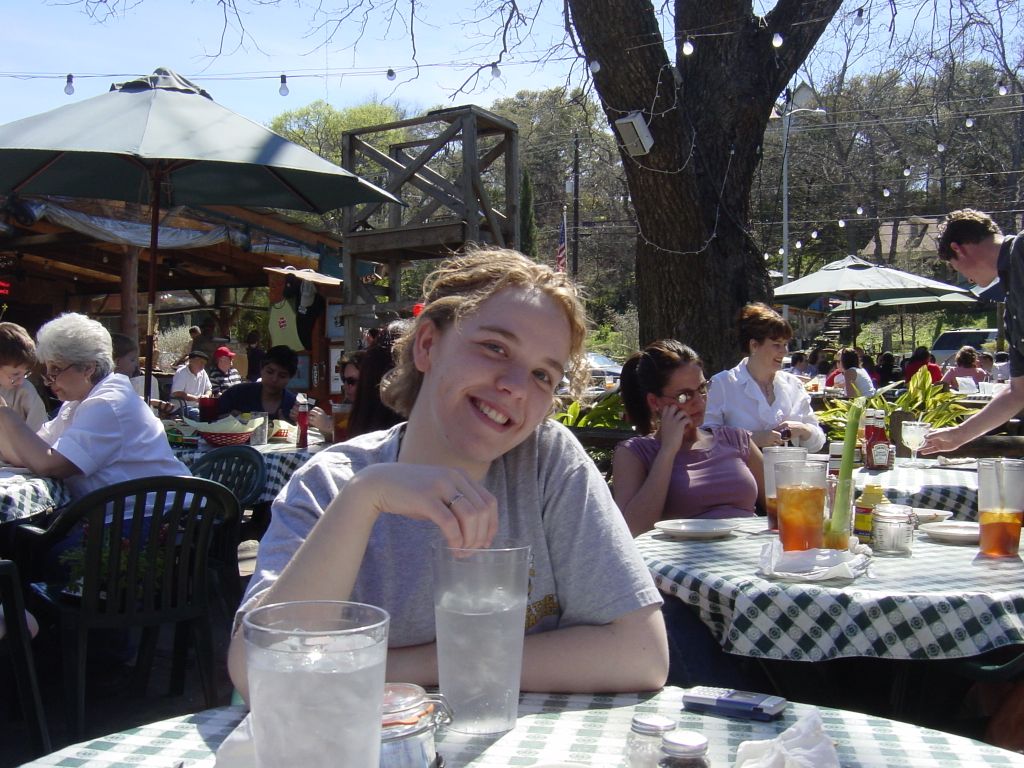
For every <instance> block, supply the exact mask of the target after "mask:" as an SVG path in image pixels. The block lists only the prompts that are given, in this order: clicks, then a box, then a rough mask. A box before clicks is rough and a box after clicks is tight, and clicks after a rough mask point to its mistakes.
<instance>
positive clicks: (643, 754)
mask: <svg viewBox="0 0 1024 768" xmlns="http://www.w3.org/2000/svg"><path fill="white" fill-rule="evenodd" d="M675 727H676V721H675V720H673V719H672V718H671V717H665V716H664V715H656V714H646V713H641V714H637V715H633V722H632V724H631V725H630V729H629V735H628V736H627V737H626V768H658V761H659V760H660V759H661V755H662V753H661V737H662V736H664V735H665V734H666V733H668V732H669V731H671V730H672V729H674V728H675Z"/></svg>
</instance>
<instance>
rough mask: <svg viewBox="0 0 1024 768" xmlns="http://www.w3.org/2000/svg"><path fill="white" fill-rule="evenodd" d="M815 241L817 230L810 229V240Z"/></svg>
mask: <svg viewBox="0 0 1024 768" xmlns="http://www.w3.org/2000/svg"><path fill="white" fill-rule="evenodd" d="M817 239H818V230H816V229H812V230H811V240H817Z"/></svg>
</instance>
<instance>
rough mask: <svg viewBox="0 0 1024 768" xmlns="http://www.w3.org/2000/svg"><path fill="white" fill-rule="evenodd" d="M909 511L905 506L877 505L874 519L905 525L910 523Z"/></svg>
mask: <svg viewBox="0 0 1024 768" xmlns="http://www.w3.org/2000/svg"><path fill="white" fill-rule="evenodd" d="M910 513H911V509H910V507H908V506H907V505H906V504H878V505H876V506H875V519H876V520H878V521H881V522H885V523H905V522H909V521H910Z"/></svg>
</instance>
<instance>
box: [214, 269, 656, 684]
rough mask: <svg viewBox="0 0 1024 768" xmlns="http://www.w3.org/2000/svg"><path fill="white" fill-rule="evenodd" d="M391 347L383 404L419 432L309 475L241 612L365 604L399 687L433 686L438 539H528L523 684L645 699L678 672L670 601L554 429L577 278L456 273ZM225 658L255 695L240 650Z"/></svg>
mask: <svg viewBox="0 0 1024 768" xmlns="http://www.w3.org/2000/svg"><path fill="white" fill-rule="evenodd" d="M424 295H425V301H424V302H423V309H422V311H421V313H420V314H419V316H418V317H417V318H416V320H415V322H414V323H413V324H412V325H411V327H410V329H409V330H408V332H407V333H406V334H405V335H404V336H403V337H402V338H401V339H400V340H399V341H398V342H397V344H396V349H395V357H396V366H395V368H394V369H393V371H392V372H391V374H389V376H388V378H387V379H386V380H385V382H384V383H383V384H382V397H383V400H384V402H385V404H387V405H388V406H389V407H390V408H392V409H393V410H395V411H396V412H398V413H401V414H403V415H405V416H407V417H408V421H407V422H405V423H404V424H401V425H399V426H397V427H394V428H392V429H391V430H389V431H387V432H374V433H370V434H367V435H363V436H361V437H359V438H357V439H355V440H353V441H352V442H348V443H342V444H340V445H337V446H334V447H332V448H330V449H328V450H327V451H324V452H323V453H322V454H321V455H319V456H317V457H315V458H314V459H313V460H312V461H311V462H310V463H309V464H308V465H307V466H306V467H303V469H302V470H300V471H299V472H297V473H296V474H295V475H294V476H293V477H292V479H291V481H290V482H289V484H288V486H287V487H286V488H285V489H284V490H283V491H282V492H281V494H280V495H279V496H278V498H277V500H276V501H275V502H274V508H273V521H272V523H271V528H270V530H269V531H268V533H267V536H266V537H265V538H264V540H263V543H262V544H261V546H260V555H259V560H258V561H257V571H256V574H255V576H254V578H253V582H252V584H251V585H250V588H249V592H248V594H247V596H246V599H245V601H244V603H243V605H242V608H241V610H240V615H241V614H242V613H244V612H245V611H247V610H251V609H252V608H254V607H256V606H257V605H260V604H266V603H271V602H283V601H289V600H302V599H333V600H348V599H355V600H361V601H365V602H370V603H374V604H376V605H379V606H380V607H382V608H384V609H385V610H387V611H388V612H389V613H390V615H391V625H390V631H389V651H388V673H387V674H388V679H389V680H401V681H405V682H414V683H420V684H423V685H434V684H436V683H437V652H436V647H435V644H434V625H433V599H432V595H433V589H432V583H431V571H430V567H429V558H430V553H431V545H432V544H433V543H435V542H439V541H444V542H445V543H447V544H448V545H449V546H454V547H471V548H472V547H489V546H492V545H496V546H507V545H509V544H512V543H520V542H521V543H525V544H530V545H531V548H532V555H533V560H534V562H533V568H532V572H531V591H530V595H529V598H528V599H529V606H528V609H527V627H526V630H527V633H528V634H527V638H526V642H525V643H524V650H523V666H522V680H521V687H522V688H523V689H524V690H544V691H553V690H554V691H580V692H583V691H638V690H650V689H655V688H659V687H661V686H662V685H663V684H664V682H665V677H666V675H667V672H668V648H667V641H666V638H665V626H664V622H663V621H662V619H661V615H660V611H659V606H660V604H661V598H660V596H659V595H658V592H657V590H656V589H655V587H654V583H653V581H652V579H651V576H650V574H649V573H648V571H647V568H646V567H645V565H644V563H643V560H642V559H641V557H640V555H639V554H638V552H637V551H636V549H635V547H634V546H633V543H632V541H631V540H630V537H629V533H628V530H627V529H626V526H625V524H624V522H623V521H622V518H621V516H620V515H619V513H618V511H617V509H616V508H615V505H614V503H613V501H612V498H611V495H610V493H609V491H608V488H607V486H606V485H605V483H604V481H603V479H602V478H601V476H600V474H599V473H598V471H597V469H596V467H595V466H594V465H593V462H591V461H590V459H589V458H588V457H587V455H586V453H585V452H584V451H583V449H582V448H581V447H580V445H579V443H578V442H577V441H576V440H575V438H573V437H572V436H571V435H570V434H569V433H568V431H567V430H566V429H565V428H564V427H562V426H560V425H558V424H555V423H553V422H550V421H548V418H547V417H548V414H549V413H550V412H551V408H552V404H553V399H554V392H555V387H556V386H557V385H558V383H559V382H560V381H561V379H562V377H563V374H565V373H568V375H569V377H570V381H571V382H572V384H573V389H574V390H575V391H579V390H580V388H581V385H582V384H583V378H584V376H583V375H581V371H584V370H585V368H584V359H585V358H584V355H583V341H584V338H585V335H586V319H585V317H584V314H583V310H582V305H581V304H580V302H579V299H578V297H577V296H576V292H575V288H574V286H573V285H572V283H571V282H570V281H569V280H568V278H567V277H566V276H565V275H563V274H559V273H556V272H554V271H553V270H551V269H550V268H549V267H546V266H543V265H539V264H535V263H534V262H532V261H530V260H529V259H527V258H525V257H524V256H522V255H521V254H519V253H516V252H514V251H504V250H488V251H477V252H474V253H470V254H468V255H465V256H462V257H455V258H452V259H449V260H448V261H446V262H444V263H443V264H442V265H441V266H440V267H439V268H438V270H437V271H436V272H434V273H433V274H432V275H431V276H430V277H428V278H427V281H426V283H425V285H424ZM235 624H236V628H235V632H234V636H233V639H232V643H231V650H230V653H229V667H230V670H231V676H232V680H233V681H234V684H235V686H236V687H237V688H238V689H239V690H240V691H242V692H243V694H244V693H246V692H247V685H246V675H245V652H244V643H243V642H242V640H241V637H240V632H239V631H238V625H239V624H240V621H239V620H238V619H237V618H236V622H235Z"/></svg>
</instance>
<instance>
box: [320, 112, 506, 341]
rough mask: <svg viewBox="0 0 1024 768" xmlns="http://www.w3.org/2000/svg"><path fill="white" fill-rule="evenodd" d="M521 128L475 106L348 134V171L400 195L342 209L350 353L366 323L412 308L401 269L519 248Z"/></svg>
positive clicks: (346, 335)
mask: <svg viewBox="0 0 1024 768" xmlns="http://www.w3.org/2000/svg"><path fill="white" fill-rule="evenodd" d="M518 134H519V129H518V127H517V126H516V124H515V123H513V122H511V121H509V120H506V119H505V118H503V117H500V116H498V115H496V114H494V113H492V112H488V111H487V110H485V109H481V108H480V107H476V106H464V107H453V108H451V109H442V110H436V111H434V112H430V113H428V114H427V115H425V116H423V117H416V118H411V119H408V120H399V121H396V122H392V123H386V124H384V125H376V126H372V127H369V128H360V129H358V130H354V131H346V132H345V133H344V134H343V138H342V165H343V166H344V167H345V168H346V169H348V170H350V171H352V172H354V173H357V174H359V175H360V176H363V177H364V178H368V179H371V180H372V181H374V182H375V183H377V184H378V185H379V186H381V187H383V188H385V189H387V190H388V191H389V192H391V193H392V194H393V195H395V196H396V197H398V198H399V199H401V200H402V201H403V202H404V203H405V205H398V204H396V203H372V204H368V205H360V206H353V207H350V208H346V209H345V213H344V221H343V226H344V230H343V232H344V234H343V239H344V246H343V248H342V276H343V290H344V300H343V306H342V307H341V308H340V313H341V316H342V317H343V318H344V328H345V332H344V339H345V348H346V350H348V351H351V350H353V349H354V348H355V345H356V341H357V339H358V329H359V326H360V319H361V318H366V317H367V316H373V315H376V314H377V313H380V312H399V311H402V310H406V311H407V310H409V309H410V307H409V306H408V305H409V304H410V303H411V302H401V301H400V300H399V289H400V285H401V270H402V266H403V264H407V263H409V262H412V261H417V260H422V259H436V258H440V257H443V256H446V255H448V254H450V253H451V252H453V251H456V250H458V249H460V248H462V247H463V246H464V245H466V244H468V243H482V244H489V245H495V246H501V247H506V248H518V247H519V179H520V171H519V142H518ZM359 262H370V263H376V264H383V265H385V268H386V269H387V272H388V278H389V280H388V282H389V285H390V288H389V289H388V291H387V295H386V296H384V295H375V294H374V293H373V291H372V290H371V289H370V288H369V287H368V286H367V285H366V284H365V283H363V282H362V281H361V280H360V275H362V274H364V273H365V272H366V268H365V266H364V267H363V268H362V269H361V268H360V263H359Z"/></svg>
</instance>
